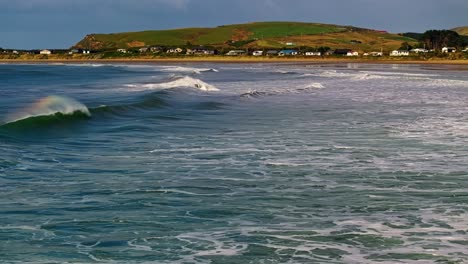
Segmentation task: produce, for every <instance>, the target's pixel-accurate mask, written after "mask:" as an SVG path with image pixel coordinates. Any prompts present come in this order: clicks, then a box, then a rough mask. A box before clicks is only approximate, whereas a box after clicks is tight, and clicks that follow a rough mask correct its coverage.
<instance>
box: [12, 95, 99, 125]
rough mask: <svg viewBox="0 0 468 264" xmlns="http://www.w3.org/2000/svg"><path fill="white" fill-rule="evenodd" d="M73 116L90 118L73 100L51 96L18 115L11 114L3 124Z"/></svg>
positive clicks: (84, 109)
mask: <svg viewBox="0 0 468 264" xmlns="http://www.w3.org/2000/svg"><path fill="white" fill-rule="evenodd" d="M74 114H79V115H84V116H88V117H89V116H91V114H90V112H89V110H88V108H87V107H86V106H85V105H84V104H82V103H80V102H78V101H76V100H75V99H72V98H68V97H63V96H56V95H52V96H47V97H44V98H41V99H40V100H38V101H36V102H35V103H33V104H32V105H30V106H29V107H28V108H26V109H23V110H21V111H20V112H18V113H14V114H11V115H10V116H8V117H7V119H6V121H5V122H4V124H10V123H16V122H19V121H22V120H26V119H31V118H38V117H47V116H57V115H58V116H67V115H74Z"/></svg>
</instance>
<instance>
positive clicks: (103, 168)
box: [0, 64, 468, 263]
mask: <svg viewBox="0 0 468 264" xmlns="http://www.w3.org/2000/svg"><path fill="white" fill-rule="evenodd" d="M467 70H468V68H467V67H466V66H459V67H458V66H457V67H456V66H427V65H426V66H421V65H371V64H342V65H306V64H299V65H287V64H280V65H273V64H231V65H229V64H187V65H166V64H164V65H104V64H82V65H58V64H57V65H0V97H1V100H0V104H1V107H0V123H1V124H2V125H1V126H0V153H1V154H0V260H1V261H0V262H2V263H465V262H468V250H467V248H468V234H467V232H468V195H467V193H468V181H467V178H468V163H467V161H468V144H467V143H468V103H467V102H468V74H467Z"/></svg>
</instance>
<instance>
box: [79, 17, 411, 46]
mask: <svg viewBox="0 0 468 264" xmlns="http://www.w3.org/2000/svg"><path fill="white" fill-rule="evenodd" d="M403 42H409V43H413V42H416V40H414V39H412V38H409V37H405V36H401V35H396V34H390V33H387V32H385V31H379V30H373V29H365V28H358V27H353V26H341V25H332V24H318V23H301V22H254V23H246V24H234V25H223V26H218V27H214V28H182V29H170V30H151V31H140V32H124V33H113V34H90V35H87V36H86V37H85V38H84V39H83V40H81V41H79V42H78V43H77V44H76V45H74V48H85V49H92V50H109V49H116V48H138V47H144V46H191V45H204V46H213V47H218V48H282V47H285V46H288V44H289V45H294V46H309V47H320V46H327V47H330V48H349V49H354V50H360V51H370V50H380V49H384V50H390V49H397V48H399V47H400V46H401V44H402V43H403Z"/></svg>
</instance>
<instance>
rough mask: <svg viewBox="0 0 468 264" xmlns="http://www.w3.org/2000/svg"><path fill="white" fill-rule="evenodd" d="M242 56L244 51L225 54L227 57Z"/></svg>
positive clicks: (232, 51) (231, 51)
mask: <svg viewBox="0 0 468 264" xmlns="http://www.w3.org/2000/svg"><path fill="white" fill-rule="evenodd" d="M244 54H245V50H230V51H229V52H228V53H226V55H227V56H239V55H244Z"/></svg>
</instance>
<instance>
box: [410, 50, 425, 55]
mask: <svg viewBox="0 0 468 264" xmlns="http://www.w3.org/2000/svg"><path fill="white" fill-rule="evenodd" d="M410 52H414V53H416V54H418V53H428V52H429V51H428V50H427V49H412V50H410Z"/></svg>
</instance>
